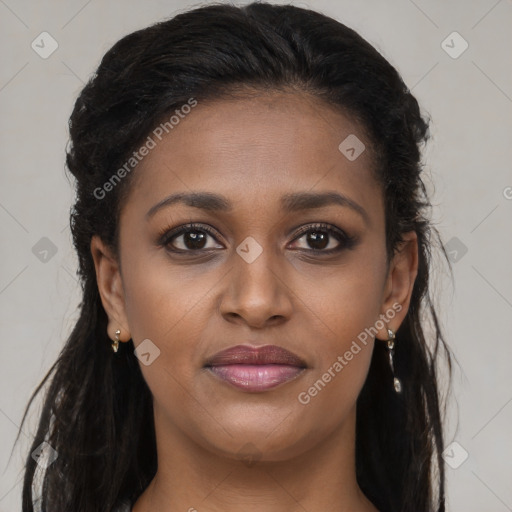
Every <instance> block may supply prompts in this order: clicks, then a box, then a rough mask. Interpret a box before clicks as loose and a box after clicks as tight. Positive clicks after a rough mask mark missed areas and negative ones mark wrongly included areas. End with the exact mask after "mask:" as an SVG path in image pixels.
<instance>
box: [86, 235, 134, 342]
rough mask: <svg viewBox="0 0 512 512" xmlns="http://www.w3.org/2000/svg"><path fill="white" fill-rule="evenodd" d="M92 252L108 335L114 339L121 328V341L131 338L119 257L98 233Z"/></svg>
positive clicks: (94, 239)
mask: <svg viewBox="0 0 512 512" xmlns="http://www.w3.org/2000/svg"><path fill="white" fill-rule="evenodd" d="M91 254H92V259H93V260H94V267H95V269H96V282H97V283H98V290H99V293H100V297H101V302H102V304H103V308H104V309H105V312H106V313H107V316H108V327H107V331H108V336H109V337H110V338H111V339H112V340H113V339H115V336H116V331H117V330H118V329H119V330H120V331H121V334H120V335H119V341H129V340H130V338H131V334H130V330H129V327H128V321H127V317H126V312H125V300H124V290H123V283H122V280H121V273H120V267H119V263H118V261H117V258H116V257H115V256H114V255H113V254H112V251H111V250H110V248H109V247H108V246H107V245H106V244H105V243H104V242H103V241H102V240H101V238H100V237H99V236H97V235H94V236H93V237H92V239H91Z"/></svg>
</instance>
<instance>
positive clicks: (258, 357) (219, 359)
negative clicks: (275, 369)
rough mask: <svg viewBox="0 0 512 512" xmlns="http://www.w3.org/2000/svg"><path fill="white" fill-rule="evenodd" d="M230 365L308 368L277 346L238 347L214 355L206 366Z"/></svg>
mask: <svg viewBox="0 0 512 512" xmlns="http://www.w3.org/2000/svg"><path fill="white" fill-rule="evenodd" d="M229 364H253V365H258V364H262V365H263V364H282V365H288V366H298V367H300V368H306V366H307V365H306V363H305V362H304V361H303V360H302V359H301V358H300V357H299V356H297V355H296V354H294V353H293V352H290V351H289V350H286V349H284V348H282V347H278V346H277V345H264V346H261V347H253V346H248V345H236V346H234V347H229V348H227V349H225V350H222V351H221V352H217V354H215V355H213V356H212V357H211V358H210V359H208V361H207V362H206V364H205V366H207V367H208V366H223V365H229Z"/></svg>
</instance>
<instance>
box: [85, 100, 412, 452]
mask: <svg viewBox="0 0 512 512" xmlns="http://www.w3.org/2000/svg"><path fill="white" fill-rule="evenodd" d="M163 133H164V136H163V137H162V140H161V141H160V140H158V138H157V137H155V136H154V135H153V139H154V141H155V142H156V146H155V147H154V148H153V149H151V150H150V151H149V154H148V155H147V156H145V157H144V158H143V160H142V161H141V162H140V163H139V165H138V167H137V169H136V170H135V171H133V172H134V173H136V175H135V176H133V177H134V179H135V181H134V182H133V183H132V186H131V189H130V193H129V195H128V198H127V200H126V201H125V202H124V204H123V205H122V213H121V218H120V238H119V244H120V246H119V249H120V269H119V268H117V267H116V264H115V262H114V260H108V258H107V259H104V260H103V263H100V259H99V258H98V257H97V256H96V257H95V261H96V266H97V271H98V272H99V274H98V283H99V286H100V291H101V293H102V299H103V303H104V305H105V308H106V310H107V312H108V314H109V320H110V321H109V333H110V334H111V336H113V333H114V332H115V330H116V329H117V328H121V330H122V335H121V339H122V340H123V341H126V340H127V339H129V338H130V336H131V338H132V339H133V342H134V344H135V346H136V347H138V346H139V345H140V344H141V343H143V345H141V347H140V352H141V353H142V354H144V355H143V356H142V357H141V358H140V359H141V361H140V367H141V370H142V372H143V375H144V378H145V379H146V381H147V383H148V386H149V388H150V390H151V392H152V394H153V397H154V409H155V421H156V428H157V431H159V432H166V435H169V436H171V437H172V438H173V439H175V440H178V439H181V440H182V441H185V440H186V442H192V443H195V444H196V445H197V446H200V447H202V448H205V449H207V450H210V451H211V452H213V453H217V454H223V455H226V456H228V457H232V458H240V457H241V456H243V455H247V454H246V453H245V452H246V451H247V450H249V451H251V450H252V451H253V452H254V453H253V456H254V457H258V458H261V459H262V460H285V459H289V458H291V457H294V456H297V455H299V454H301V453H304V452H305V451H306V450H308V449H311V448H312V447H314V446H315V445H316V444H318V443H319V442H320V441H322V440H324V439H326V438H327V436H330V435H332V434H335V433H339V432H341V430H343V429H344V428H345V427H346V424H347V421H346V420H348V419H351V420H353V418H354V411H355V404H356V399H357V396H358V394H359V392H360V390H361V387H362V386H363V383H364V381H365V378H366V375H367V371H368V368H369V363H370V359H371V354H372V349H373V342H374V340H373V335H374V334H375V332H376V331H378V333H379V334H378V337H379V338H382V339H386V332H387V331H386V328H387V327H390V328H392V329H396V328H397V327H398V326H399V324H400V321H401V320H402V319H403V316H404V315H405V312H406V311H405V310H406V308H407V305H408V296H409V293H410V288H411V286H412V281H413V280H414V276H415V274H414V268H412V267H414V261H413V259H414V257H412V260H411V258H409V260H407V261H408V263H407V262H405V263H403V262H402V263H400V261H402V260H398V259H397V260H393V261H392V262H391V264H390V266H389V268H388V266H387V260H386V244H385V229H384V228H385V219H384V205H383V197H382V192H381V188H380V187H379V185H378V184H377V182H376V181H375V179H374V177H373V175H372V171H371V167H372V160H371V155H370V148H369V141H368V140H367V139H366V137H365V135H364V133H363V132H362V131H361V130H360V128H359V127H358V126H357V125H356V124H355V123H353V122H352V121H351V120H350V119H349V118H348V117H345V116H344V115H342V114H340V113H338V112H335V111H333V110H332V109H330V108H329V107H327V106H325V105H324V104H322V103H320V102H319V101H317V100H314V99H311V98H309V97H306V96H303V95H298V94H286V93H273V94H268V93H267V94H262V95H260V96H258V97H253V98H246V99H236V100H235V99H233V100H225V101H217V102H212V103H209V104H201V102H199V103H198V105H197V106H196V107H194V108H193V109H192V111H191V112H190V113H189V114H188V115H186V116H183V118H182V119H180V121H179V123H178V124H176V125H174V127H173V128H172V130H169V133H168V134H166V133H165V131H164V132H163ZM347 137H349V138H348V139H347ZM355 137H357V139H356V138H355ZM344 141H345V142H344ZM342 143H343V144H342ZM361 143H363V144H364V145H365V146H366V149H363V146H362V145H361ZM340 144H341V148H340ZM351 148H353V150H352V149H351ZM361 150H362V152H361ZM358 153H360V154H359V155H358ZM176 194H179V196H178V198H176V197H175V198H174V200H171V199H169V198H170V197H172V196H175V195H176ZM192 194H201V195H202V194H208V196H204V197H203V196H196V198H195V199H191V195H192ZM180 197H181V199H179V198H180ZM104 200H108V198H106V199H104ZM190 223H194V224H195V226H194V227H192V228H188V229H187V230H186V231H184V232H182V233H177V234H175V235H174V236H173V235H172V233H171V234H170V236H167V237H166V236H165V234H169V233H170V232H171V230H174V229H175V228H178V227H180V226H181V227H185V228H186V226H187V224H190ZM318 224H320V226H319V225H318ZM98 247H102V250H104V252H105V254H107V251H106V250H105V249H104V247H103V246H102V245H101V242H100V241H99V240H97V239H94V240H93V245H92V248H93V254H95V248H98ZM413 252H414V251H413ZM96 254H99V252H97V251H96ZM109 261H110V263H108V262H109ZM411 261H412V263H411ZM102 269H103V270H102ZM397 304H398V306H397ZM400 310H401V311H400ZM379 320H380V322H379ZM383 325H385V327H383ZM372 329H374V330H372ZM147 340H150V341H147ZM240 345H243V346H245V347H246V348H247V347H248V348H249V349H251V348H252V349H254V350H248V351H243V349H240V347H239V346H240ZM269 345H274V346H277V347H280V348H281V349H284V350H286V351H289V352H290V353H291V354H292V355H293V356H295V357H293V356H290V355H289V354H285V355H283V354H282V353H280V351H279V350H278V349H275V348H271V349H269V350H267V351H265V350H262V351H260V352H258V348H261V347H263V346H269ZM237 346H238V349H234V350H233V351H230V352H229V353H228V354H225V355H224V357H221V356H217V357H214V356H215V355H216V354H218V353H219V352H221V351H225V350H226V349H230V348H233V347H237ZM249 363H251V364H249ZM210 364H211V365H213V366H209V365H210ZM326 375H327V376H326ZM315 383H316V384H315ZM383 385H389V386H391V385H392V383H391V382H385V383H383Z"/></svg>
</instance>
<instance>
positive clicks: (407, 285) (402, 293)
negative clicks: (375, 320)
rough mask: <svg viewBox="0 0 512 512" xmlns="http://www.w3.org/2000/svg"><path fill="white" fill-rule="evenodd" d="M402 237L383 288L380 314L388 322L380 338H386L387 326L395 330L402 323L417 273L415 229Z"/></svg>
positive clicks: (416, 238)
mask: <svg viewBox="0 0 512 512" xmlns="http://www.w3.org/2000/svg"><path fill="white" fill-rule="evenodd" d="M402 239H403V242H401V243H400V245H399V247H398V248H397V249H396V251H395V254H394V255H393V259H392V261H391V263H390V266H389V271H388V276H387V279H386V285H385V288H384V294H383V303H382V311H381V315H382V314H383V315H385V316H386V318H388V319H389V322H388V324H387V325H386V327H385V328H383V329H381V330H380V331H379V333H378V334H377V338H379V339H381V340H387V339H388V331H387V329H388V328H389V329H392V330H393V331H397V330H398V328H399V327H400V325H401V324H402V322H403V320H404V318H405V316H406V314H407V311H408V309H409V304H410V302H411V296H412V291H413V288H414V283H415V281H416V276H417V274H418V236H417V234H416V232H415V231H410V232H408V233H404V234H403V235H402Z"/></svg>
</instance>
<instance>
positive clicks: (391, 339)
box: [386, 329, 402, 393]
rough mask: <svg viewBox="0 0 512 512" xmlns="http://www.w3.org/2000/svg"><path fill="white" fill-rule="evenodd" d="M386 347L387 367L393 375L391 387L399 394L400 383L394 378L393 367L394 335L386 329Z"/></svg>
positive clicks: (400, 390) (400, 389)
mask: <svg viewBox="0 0 512 512" xmlns="http://www.w3.org/2000/svg"><path fill="white" fill-rule="evenodd" d="M386 346H387V347H388V357H389V366H390V367H391V372H392V374H393V387H394V388H395V391H396V392H397V393H401V392H402V383H401V382H400V379H399V378H398V377H395V365H394V364H393V354H394V353H395V333H394V332H393V331H392V330H391V329H388V339H387V341H386Z"/></svg>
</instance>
